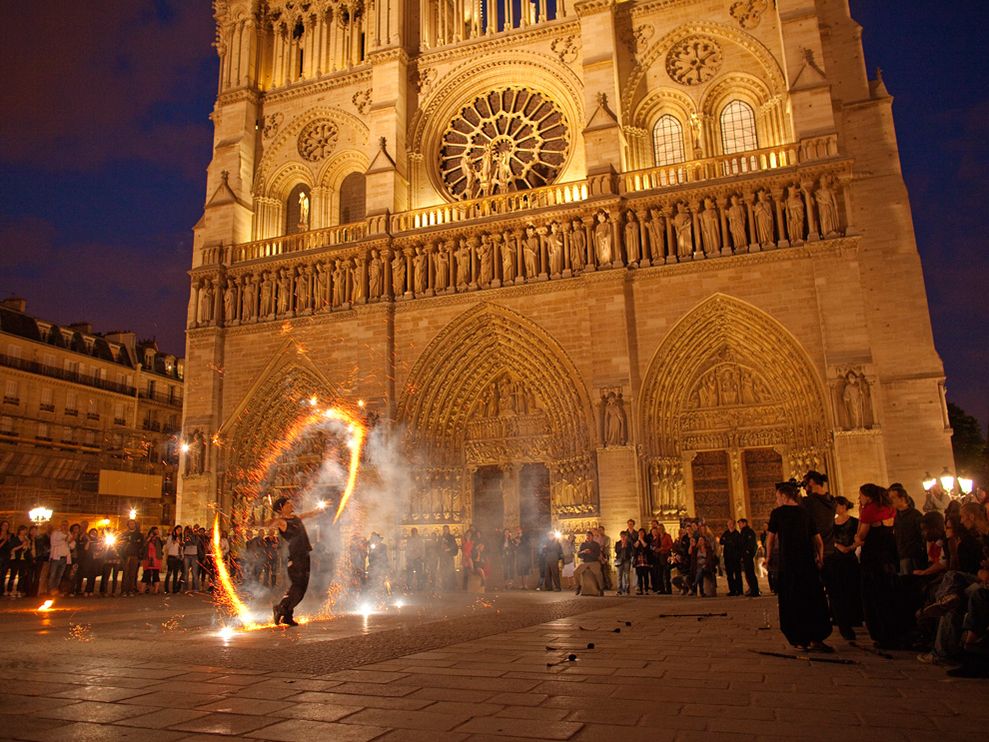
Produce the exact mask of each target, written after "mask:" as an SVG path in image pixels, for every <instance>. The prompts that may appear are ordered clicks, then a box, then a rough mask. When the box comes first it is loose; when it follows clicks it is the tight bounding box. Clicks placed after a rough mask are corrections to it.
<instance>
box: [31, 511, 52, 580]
mask: <svg viewBox="0 0 989 742" xmlns="http://www.w3.org/2000/svg"><path fill="white" fill-rule="evenodd" d="M51 535H52V525H51V523H49V524H48V526H47V527H46V528H45V530H44V531H42V532H41V533H39V534H38V538H37V539H35V542H34V551H35V558H34V561H35V564H36V565H37V566H38V569H37V572H38V574H37V576H36V577H35V583H34V594H35V595H42V594H44V593H47V592H48V565H49V561H50V559H51Z"/></svg>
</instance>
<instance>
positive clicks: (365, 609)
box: [357, 603, 374, 619]
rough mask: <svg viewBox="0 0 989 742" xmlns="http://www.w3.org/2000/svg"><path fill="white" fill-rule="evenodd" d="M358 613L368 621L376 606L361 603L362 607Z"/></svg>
mask: <svg viewBox="0 0 989 742" xmlns="http://www.w3.org/2000/svg"><path fill="white" fill-rule="evenodd" d="M357 612H358V613H360V614H361V615H362V616H363V617H364V618H365V619H366V618H367V617H368V616H370V615H371V614H373V613H374V606H372V605H371V604H370V603H361V605H360V607H359V608H358V609H357Z"/></svg>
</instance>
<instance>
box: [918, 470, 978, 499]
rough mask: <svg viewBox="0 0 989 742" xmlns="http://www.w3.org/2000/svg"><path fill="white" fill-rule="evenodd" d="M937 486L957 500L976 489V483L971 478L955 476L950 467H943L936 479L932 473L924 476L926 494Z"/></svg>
mask: <svg viewBox="0 0 989 742" xmlns="http://www.w3.org/2000/svg"><path fill="white" fill-rule="evenodd" d="M937 485H940V486H941V489H943V490H944V491H945V492H946V493H947V494H948V495H949V496H951V497H953V498H955V499H962V498H963V497H966V496H968V495H970V494H972V490H973V489H974V488H975V481H974V480H973V479H972V478H971V477H966V476H961V475H959V476H955V475H954V474H952V473H951V471H950V470H949V469H948V467H946V466H945V467H943V468H942V469H941V473H940V474H939V475H938V476H937V477H934V476H932V475H931V473H930V472H927V473H926V474H925V475H924V492H930V491H931V490H932V489H933V488H934V487H936V486H937Z"/></svg>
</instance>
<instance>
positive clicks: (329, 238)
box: [230, 222, 367, 263]
mask: <svg viewBox="0 0 989 742" xmlns="http://www.w3.org/2000/svg"><path fill="white" fill-rule="evenodd" d="M366 234H367V225H366V223H365V222H354V223H353V224H341V225H339V226H336V227H326V228H325V229H313V230H309V231H306V232H296V233H295V234H290V235H285V236H283V237H272V238H270V239H267V240H255V241H254V242H245V243H242V244H240V245H234V246H233V248H232V253H231V256H230V262H231V263H242V262H244V261H247V260H257V259H259V258H273V257H277V256H279V255H288V254H290V253H296V252H305V251H306V250H314V249H316V248H320V247H333V246H334V245H346V244H348V243H351V242H356V241H357V240H360V239H363V238H364V237H365V236H366Z"/></svg>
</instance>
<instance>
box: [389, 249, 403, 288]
mask: <svg viewBox="0 0 989 742" xmlns="http://www.w3.org/2000/svg"><path fill="white" fill-rule="evenodd" d="M391 288H392V291H393V292H394V293H395V296H396V297H398V296H401V295H402V294H404V293H405V256H404V255H402V253H398V254H397V255H395V257H394V258H392V261H391Z"/></svg>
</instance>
